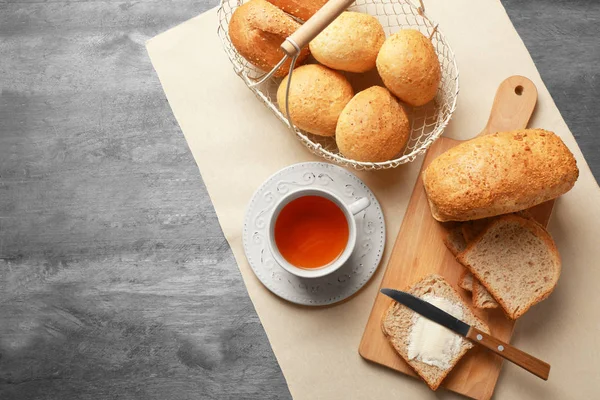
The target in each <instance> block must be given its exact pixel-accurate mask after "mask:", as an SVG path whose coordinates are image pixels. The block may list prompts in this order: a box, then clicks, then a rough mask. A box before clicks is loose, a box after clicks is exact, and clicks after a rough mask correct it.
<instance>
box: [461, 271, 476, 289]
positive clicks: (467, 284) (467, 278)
mask: <svg viewBox="0 0 600 400" xmlns="http://www.w3.org/2000/svg"><path fill="white" fill-rule="evenodd" d="M458 286H460V287H461V288H463V289H465V290H466V291H467V292H472V291H473V274H471V273H470V272H469V270H468V269H466V270H464V271H463V273H462V274H460V278H459V279H458Z"/></svg>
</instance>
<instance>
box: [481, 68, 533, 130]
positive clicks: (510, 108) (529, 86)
mask: <svg viewBox="0 0 600 400" xmlns="http://www.w3.org/2000/svg"><path fill="white" fill-rule="evenodd" d="M535 103H537V89H536V87H535V85H534V84H533V82H531V81H530V80H529V79H527V78H525V77H524V76H519V75H514V76H511V77H510V78H507V79H505V80H504V81H503V82H502V83H501V84H500V86H499V87H498V90H497V91H496V97H494V104H493V105H492V111H491V113H490V119H489V120H488V122H487V124H486V126H485V128H483V131H482V132H481V133H480V135H487V134H489V133H496V132H503V131H511V130H515V129H523V128H526V127H527V123H528V122H529V119H530V118H531V115H532V114H533V109H534V108H535Z"/></svg>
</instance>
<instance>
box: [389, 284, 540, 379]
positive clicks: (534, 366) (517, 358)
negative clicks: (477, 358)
mask: <svg viewBox="0 0 600 400" xmlns="http://www.w3.org/2000/svg"><path fill="white" fill-rule="evenodd" d="M380 291H381V293H383V294H384V295H386V296H388V297H390V298H392V299H393V300H395V301H397V302H398V303H400V304H402V305H404V306H406V307H408V308H410V309H411V310H413V311H414V312H416V313H418V314H420V315H422V316H423V317H425V318H427V319H429V320H431V321H433V322H435V323H437V324H440V325H442V326H444V327H446V328H448V329H450V330H451V331H453V332H455V333H457V334H459V335H461V336H464V337H465V338H467V339H469V340H470V341H472V342H474V343H477V344H479V345H482V346H484V347H486V348H488V349H489V350H491V351H493V352H494V353H496V354H498V355H499V356H501V357H503V358H505V359H507V360H508V361H510V362H513V363H515V364H516V365H518V366H520V367H521V368H523V369H525V370H527V371H529V372H531V373H532V374H534V375H536V376H537V377H539V378H542V379H543V380H548V375H549V374H550V365H549V364H548V363H545V362H544V361H542V360H539V359H537V358H535V357H533V356H532V355H530V354H527V353H525V352H523V351H521V350H519V349H517V348H516V347H513V346H511V345H510V344H508V343H505V342H503V341H501V340H500V339H497V338H495V337H493V336H491V335H489V334H487V333H486V332H483V331H481V330H479V329H477V328H475V327H473V326H470V325H469V324H467V323H466V322H464V321H461V320H460V319H458V318H455V317H453V316H452V315H450V314H449V313H447V312H446V311H444V310H442V309H440V308H438V307H436V306H434V305H433V304H431V303H429V302H427V301H425V300H422V299H420V298H418V297H416V296H413V295H412V294H410V293H406V292H403V291H400V290H395V289H388V288H383V289H381V290H380Z"/></svg>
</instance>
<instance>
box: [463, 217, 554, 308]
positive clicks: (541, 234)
mask: <svg viewBox="0 0 600 400" xmlns="http://www.w3.org/2000/svg"><path fill="white" fill-rule="evenodd" d="M457 259H458V260H459V261H460V262H461V263H462V264H463V265H465V266H466V267H467V268H469V270H470V271H471V272H472V273H473V276H474V277H475V278H477V279H478V280H479V281H480V282H481V283H482V284H483V285H484V286H485V287H486V289H487V290H488V291H489V292H490V293H491V294H492V295H493V296H494V298H495V299H496V300H497V301H498V303H500V305H501V306H502V308H503V309H504V311H505V312H506V314H507V315H508V316H509V317H510V318H512V319H517V318H519V317H520V316H521V315H523V314H524V313H525V312H526V311H527V310H529V308H530V307H531V306H533V305H534V304H537V303H539V302H540V301H542V300H544V299H545V298H546V297H548V296H549V295H550V293H552V291H553V290H554V288H555V287H556V284H557V282H558V278H559V276H560V270H561V264H560V256H559V254H558V250H557V249H556V245H555V244H554V241H553V240H552V237H551V236H550V235H549V234H548V232H546V230H545V229H544V228H543V227H542V226H541V225H540V224H538V223H537V222H534V221H531V220H528V219H525V218H522V217H519V216H516V215H505V216H502V217H500V218H498V219H497V220H495V221H494V222H492V223H491V224H490V225H489V226H488V227H487V228H486V230H485V231H484V232H483V233H482V234H481V235H480V236H479V237H477V238H476V239H475V240H474V241H473V242H471V243H470V244H469V245H468V246H467V248H466V249H465V251H463V252H462V253H460V254H459V255H458V257H457Z"/></svg>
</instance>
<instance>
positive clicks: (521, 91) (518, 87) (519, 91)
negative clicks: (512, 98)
mask: <svg viewBox="0 0 600 400" xmlns="http://www.w3.org/2000/svg"><path fill="white" fill-rule="evenodd" d="M515 93H516V94H517V96H520V95H522V94H523V86H521V85H519V86H517V87H516V88H515Z"/></svg>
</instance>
